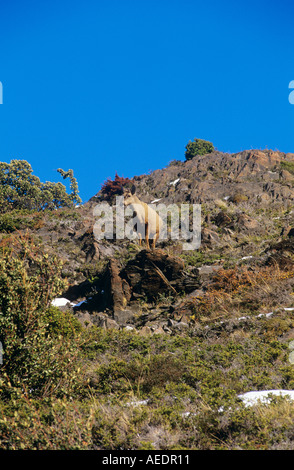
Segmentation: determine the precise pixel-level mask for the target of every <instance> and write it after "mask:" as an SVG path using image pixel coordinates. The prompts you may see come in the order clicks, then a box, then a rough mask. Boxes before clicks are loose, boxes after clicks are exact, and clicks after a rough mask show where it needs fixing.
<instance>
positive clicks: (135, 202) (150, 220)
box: [123, 186, 163, 249]
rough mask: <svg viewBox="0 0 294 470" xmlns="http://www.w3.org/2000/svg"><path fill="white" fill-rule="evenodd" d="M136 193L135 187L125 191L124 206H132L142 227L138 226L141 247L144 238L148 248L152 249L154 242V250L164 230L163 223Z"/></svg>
mask: <svg viewBox="0 0 294 470" xmlns="http://www.w3.org/2000/svg"><path fill="white" fill-rule="evenodd" d="M135 192H136V187H135V186H133V187H132V189H131V190H129V189H127V190H123V196H124V205H125V206H130V208H131V209H132V210H133V212H134V214H136V216H137V220H138V222H139V225H140V227H138V224H137V233H138V238H139V245H140V246H141V244H142V238H145V240H146V246H147V248H148V249H150V244H149V240H152V248H153V249H154V248H155V245H156V242H157V240H158V238H159V234H160V231H161V229H162V225H163V221H162V219H161V218H160V217H159V215H158V214H157V212H156V211H155V210H154V209H152V208H151V207H149V206H148V205H147V204H146V203H145V202H142V201H140V199H139V198H138V197H137V196H136V194H135ZM142 234H143V237H142Z"/></svg>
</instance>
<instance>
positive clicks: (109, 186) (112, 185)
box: [101, 173, 130, 201]
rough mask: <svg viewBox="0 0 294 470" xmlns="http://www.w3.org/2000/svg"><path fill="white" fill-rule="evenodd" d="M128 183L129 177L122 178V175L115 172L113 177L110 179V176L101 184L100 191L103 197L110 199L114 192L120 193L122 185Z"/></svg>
mask: <svg viewBox="0 0 294 470" xmlns="http://www.w3.org/2000/svg"><path fill="white" fill-rule="evenodd" d="M129 184H130V179H129V178H124V177H122V176H118V174H117V173H115V178H114V180H113V181H112V179H111V178H108V179H107V180H106V181H105V182H104V183H103V185H102V187H101V193H102V194H103V196H104V199H105V200H106V201H112V199H113V197H114V196H115V195H116V194H118V195H119V194H121V193H122V187H124V186H128V185H129Z"/></svg>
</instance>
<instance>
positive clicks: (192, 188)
mask: <svg viewBox="0 0 294 470" xmlns="http://www.w3.org/2000/svg"><path fill="white" fill-rule="evenodd" d="M292 165H293V166H292ZM133 182H134V183H135V185H136V187H137V194H138V196H139V197H140V198H141V199H142V200H143V201H145V202H147V203H152V202H154V201H155V203H156V202H160V203H165V204H181V203H190V204H201V211H202V227H201V237H202V240H201V246H200V248H199V249H198V250H194V251H191V250H186V251H184V250H183V249H182V244H181V242H179V241H172V240H167V241H166V240H164V241H161V242H160V243H159V245H158V248H157V249H156V251H155V252H154V253H153V254H152V253H146V252H145V251H143V252H141V251H140V250H139V247H138V245H137V244H136V243H134V242H130V241H129V240H117V241H115V240H114V241H113V240H106V239H105V240H100V241H97V240H95V237H94V234H93V225H94V223H95V217H94V215H93V210H94V207H95V205H96V204H97V203H99V202H101V201H103V195H102V193H101V192H98V193H97V195H95V196H93V198H91V200H90V201H88V202H86V203H85V204H83V205H80V206H78V207H76V208H75V209H73V210H69V209H68V210H65V209H60V210H57V211H53V212H52V213H50V214H46V215H44V216H43V217H42V218H41V219H40V218H38V217H39V216H38V217H37V219H36V221H35V216H34V215H30V216H26V217H24V219H25V221H24V228H23V230H25V231H28V232H29V233H31V234H33V235H34V236H35V237H37V239H38V240H39V241H40V242H41V243H42V244H43V245H44V246H45V247H46V249H47V250H48V251H49V252H50V251H51V252H54V253H58V255H59V257H60V259H61V260H62V261H63V263H64V267H63V276H64V277H65V278H67V280H68V284H69V287H68V290H67V291H65V292H64V293H63V297H64V298H66V299H68V300H69V301H70V302H71V304H72V305H71V306H70V307H71V308H72V310H73V311H74V312H75V314H76V315H77V316H78V318H79V319H80V320H81V321H83V322H87V324H96V325H102V324H103V325H105V327H107V326H108V325H110V326H111V327H113V326H115V327H117V328H119V327H122V326H123V327H125V326H127V325H129V326H132V327H134V328H137V327H139V328H142V327H143V326H146V325H149V324H150V325H151V326H152V328H155V329H157V328H161V329H162V328H165V330H166V331H169V330H170V325H171V321H173V320H174V319H180V318H181V319H182V322H183V321H185V323H187V324H189V322H190V321H191V316H193V312H192V311H193V309H195V308H196V306H195V305H193V306H192V307H191V308H192V311H191V310H189V309H188V308H187V304H189V303H190V304H191V302H190V299H191V298H192V297H194V298H195V297H197V296H198V297H199V296H201V295H202V296H203V295H204V293H206V292H207V286H208V284H209V283H210V282H211V280H212V277H213V276H214V275H215V273H216V272H217V271H218V270H220V269H221V270H224V269H225V270H228V269H237V268H238V269H239V268H242V267H246V269H249V270H254V271H255V273H257V271H258V270H260V269H261V268H264V267H266V266H270V265H278V266H279V267H280V268H283V267H287V269H290V268H291V267H292V266H293V259H292V253H293V249H294V247H293V246H292V240H293V239H292V235H293V230H291V229H292V227H293V216H294V212H293V211H292V207H293V205H294V185H293V182H294V154H292V153H291V154H290V153H288V154H285V153H282V152H278V151H272V150H263V151H261V150H249V151H243V152H240V153H236V154H226V153H221V152H217V151H216V152H213V153H211V154H208V155H204V156H197V157H195V158H193V159H192V160H190V161H186V162H181V161H172V162H171V163H170V164H169V165H168V166H167V167H166V168H164V169H162V170H155V171H153V172H151V173H150V174H148V175H140V176H135V177H134V178H133ZM28 218H29V219H30V218H31V219H32V221H31V222H30V223H28ZM20 225H21V224H20ZM13 233H14V232H12V234H13ZM1 238H2V244H5V243H6V242H7V238H9V235H7V234H4V233H2V235H1ZM143 249H144V247H143ZM151 258H152V259H151ZM132 276H133V277H134V276H135V280H134V279H133V277H132ZM151 293H152V296H151V295H150V294H151ZM163 297H166V299H163ZM159 299H160V301H159ZM185 299H186V300H185ZM291 301H292V298H291V297H285V298H284V299H283V302H284V303H285V306H287V305H288V304H289V302H290V303H291ZM155 304H156V305H155ZM184 304H186V305H185V307H184ZM73 305H75V307H73ZM182 309H184V310H182ZM118 312H120V313H118ZM154 318H156V321H155V320H152V319H154ZM153 324H155V326H154V325H153Z"/></svg>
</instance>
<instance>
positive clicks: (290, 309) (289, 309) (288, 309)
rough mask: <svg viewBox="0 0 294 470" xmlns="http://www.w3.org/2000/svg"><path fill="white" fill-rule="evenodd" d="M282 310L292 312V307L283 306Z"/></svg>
mask: <svg viewBox="0 0 294 470" xmlns="http://www.w3.org/2000/svg"><path fill="white" fill-rule="evenodd" d="M284 310H286V312H292V311H293V310H294V307H284Z"/></svg>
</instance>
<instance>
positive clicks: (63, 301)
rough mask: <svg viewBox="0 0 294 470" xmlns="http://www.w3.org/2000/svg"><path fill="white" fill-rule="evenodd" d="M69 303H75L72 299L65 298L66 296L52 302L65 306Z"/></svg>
mask: <svg viewBox="0 0 294 470" xmlns="http://www.w3.org/2000/svg"><path fill="white" fill-rule="evenodd" d="M67 304H70V305H74V304H73V303H72V302H71V301H70V300H68V299H65V298H64V297H59V298H56V299H53V300H52V302H51V305H53V307H65V306H66V305H67Z"/></svg>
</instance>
